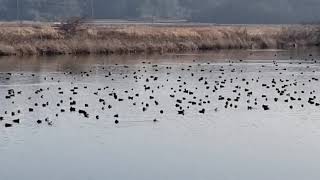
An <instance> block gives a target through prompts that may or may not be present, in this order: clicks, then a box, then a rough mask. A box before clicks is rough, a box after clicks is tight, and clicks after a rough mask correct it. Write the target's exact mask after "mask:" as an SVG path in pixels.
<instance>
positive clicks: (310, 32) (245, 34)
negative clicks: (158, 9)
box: [0, 24, 320, 56]
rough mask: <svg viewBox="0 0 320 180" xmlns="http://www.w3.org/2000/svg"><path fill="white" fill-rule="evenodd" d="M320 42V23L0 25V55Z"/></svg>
mask: <svg viewBox="0 0 320 180" xmlns="http://www.w3.org/2000/svg"><path fill="white" fill-rule="evenodd" d="M319 44H320V27H319V26H316V25H283V26H272V25H270V26H268V25H263V26H262V25H250V26H238V25H237V26H232V25H225V26H221V25H218V26H199V27H197V26H194V27H181V26H151V25H150V26H148V25H109V26H94V25H91V26H89V25H84V24H83V25H81V24H75V25H74V24H71V25H69V26H63V27H62V26H61V27H60V26H59V27H57V26H48V25H24V26H21V27H19V26H7V25H1V26H0V56H43V55H109V54H116V55H122V54H139V53H147V54H153V53H159V54H163V53H182V52H198V51H206V50H224V49H250V50H261V49H263V50H267V49H291V48H304V47H314V46H319Z"/></svg>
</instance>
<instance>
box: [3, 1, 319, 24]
mask: <svg viewBox="0 0 320 180" xmlns="http://www.w3.org/2000/svg"><path fill="white" fill-rule="evenodd" d="M319 8H320V1H319V0H304V1H301V0H0V19H1V20H16V19H19V18H20V19H23V20H37V21H48V20H52V21H54V20H61V19H65V18H68V17H84V18H91V17H93V18H97V19H141V18H170V19H173V18H174V19H187V20H189V21H195V22H211V23H297V22H314V21H318V20H319V19H320V11H318V10H319Z"/></svg>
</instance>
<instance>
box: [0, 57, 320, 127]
mask: <svg viewBox="0 0 320 180" xmlns="http://www.w3.org/2000/svg"><path fill="white" fill-rule="evenodd" d="M319 65H320V64H319V63H318V62H317V61H316V60H315V59H313V58H312V55H310V57H309V58H308V59H305V60H299V61H297V60H288V61H276V60H274V61H269V62H267V61H264V62H259V61H254V62H250V63H248V62H246V61H242V60H235V61H227V62H225V63H215V62H209V63H198V62H197V61H196V60H194V62H193V63H189V64H188V63H183V64H153V63H151V62H141V63H140V64H136V65H118V64H113V65H107V66H94V67H91V68H90V69H88V70H87V71H82V72H73V71H70V72H59V73H50V72H48V73H30V72H9V73H8V72H3V73H1V74H0V95H1V97H0V102H1V105H0V124H1V125H2V126H3V127H7V128H9V127H12V126H15V125H18V124H21V123H23V122H24V121H32V122H34V123H35V124H39V125H43V124H46V125H49V126H53V125H54V124H55V121H56V120H57V119H59V118H64V117H66V115H70V114H73V115H75V116H74V117H76V118H86V119H89V120H105V121H111V122H112V123H113V124H121V122H122V121H125V119H124V116H123V115H124V114H125V113H126V111H127V109H131V110H132V109H133V110H134V112H136V113H135V115H136V116H137V118H139V115H143V114H144V113H149V115H148V117H150V116H152V118H150V119H149V120H150V122H154V123H156V122H159V121H161V120H162V119H164V118H165V117H168V116H171V117H172V118H174V116H188V114H193V115H194V114H198V115H199V116H200V117H201V116H204V115H205V114H213V113H218V112H221V111H224V112H225V113H228V112H229V111H236V110H239V111H240V110H241V111H248V112H250V111H253V110H256V111H270V110H274V109H280V110H281V109H283V110H291V111H294V110H297V109H307V108H312V107H314V108H316V107H318V106H320V104H319V103H320V101H319V99H318V98H317V95H318V94H317V93H319V92H318V89H317V88H318V87H319V86H318V85H319V84H318V81H319V79H318V78H319ZM24 79H29V80H31V81H32V82H33V83H30V82H28V81H26V82H24ZM33 79H34V81H33ZM34 82H35V83H34ZM20 107H21V108H20ZM148 111H150V112H148ZM39 112H40V113H39ZM172 112H174V113H172ZM127 113H129V112H127ZM166 114H167V116H166ZM125 115H126V116H130V114H129V115H128V114H125ZM26 117H28V118H26ZM30 117H32V118H34V119H31V118H30ZM68 117H70V116H68Z"/></svg>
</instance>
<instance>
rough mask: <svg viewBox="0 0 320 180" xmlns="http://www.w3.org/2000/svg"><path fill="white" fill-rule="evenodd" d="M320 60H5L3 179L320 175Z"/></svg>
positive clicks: (267, 55) (237, 54)
mask: <svg viewBox="0 0 320 180" xmlns="http://www.w3.org/2000/svg"><path fill="white" fill-rule="evenodd" d="M319 55H320V54H319V53H318V51H316V50H303V51H221V52H206V53H201V54H180V55H177V54H176V55H174V54H171V55H159V56H146V55H139V56H121V57H119V56H108V57H105V56H103V57H101V56H99V57H92V56H90V57H66V56H61V57H40V58H34V57H30V58H18V57H6V58H2V59H0V72H1V74H0V102H1V104H0V118H2V120H1V121H0V135H1V138H0V154H1V156H0V162H3V163H2V165H0V173H1V177H2V179H17V180H18V179H22V178H23V179H35V180H37V179H54V180H55V179H57V180H58V179H306V178H307V179H318V178H319V177H320V174H319V173H318V169H317V166H316V163H317V162H319V160H320V158H319V156H318V155H317V154H316V152H318V151H319V150H320V146H319V145H318V143H317V142H318V139H319V138H320V129H319V128H320V122H319V121H318V117H319V108H320V106H319V102H320V100H319V99H318V96H319V91H318V87H319V85H320V84H319V79H318V78H319V72H320V66H319V62H318V61H317V59H319ZM6 126H7V127H6ZM9 126H10V127H9ZM11 126H12V127H11Z"/></svg>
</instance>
